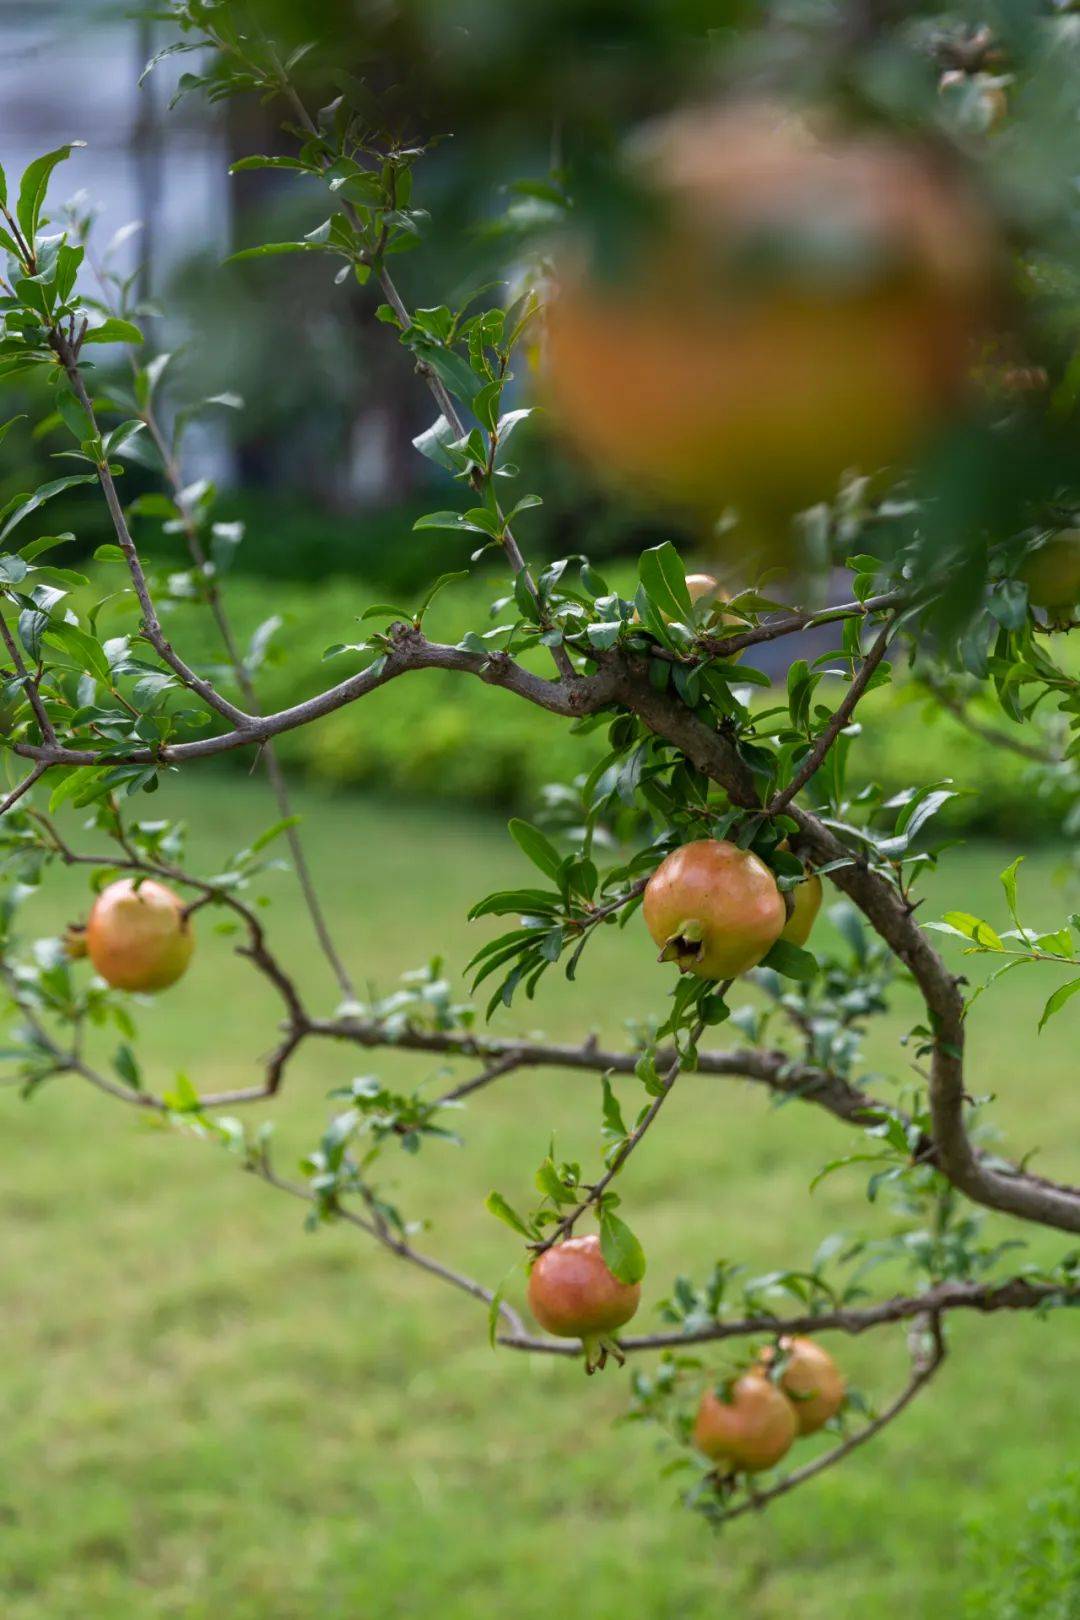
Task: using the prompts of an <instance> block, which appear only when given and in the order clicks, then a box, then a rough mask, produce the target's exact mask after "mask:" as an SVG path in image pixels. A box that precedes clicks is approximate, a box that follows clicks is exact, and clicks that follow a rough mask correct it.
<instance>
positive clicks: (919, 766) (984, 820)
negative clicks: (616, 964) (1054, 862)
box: [101, 565, 1067, 839]
mask: <svg viewBox="0 0 1080 1620" xmlns="http://www.w3.org/2000/svg"><path fill="white" fill-rule="evenodd" d="M624 573H625V565H622V566H621V567H619V568H617V569H615V570H612V571H611V574H609V578H611V577H612V574H617V575H620V576H621V575H622V574H624ZM101 583H104V580H102V581H101ZM619 583H620V584H621V585H622V587H623V588H624V589H627V588H629V581H628V579H622V578H620V579H619ZM225 588H226V592H227V601H228V605H229V609H230V612H231V614H232V616H233V618H234V620H235V622H236V624H237V626H238V628H239V629H240V630H241V631H242V632H243V639H244V642H245V644H246V643H247V642H248V641H249V640H250V639H251V637H252V636H253V635H254V634H255V632H256V630H257V629H258V627H259V626H260V625H262V624H264V623H265V622H266V621H267V620H268V619H271V618H273V617H275V616H280V618H281V619H282V623H281V625H280V627H279V628H278V629H277V630H276V631H275V632H274V634H273V635H272V637H271V638H270V640H269V648H270V653H269V656H268V659H267V661H266V662H265V663H264V665H263V666H262V668H261V669H260V671H259V674H258V686H259V691H260V695H261V699H262V703H263V706H264V707H270V708H284V707H286V706H288V705H289V704H292V703H296V702H299V701H300V700H302V699H303V698H304V697H307V696H310V695H311V694H313V693H314V692H316V691H318V690H320V689H321V688H322V687H324V686H326V685H329V684H331V683H333V682H335V681H338V680H343V679H344V678H345V677H346V676H347V675H349V674H350V673H352V671H354V670H355V669H358V668H360V667H362V664H363V662H364V661H365V659H364V657H363V656H356V655H350V654H343V655H340V656H337V657H335V658H332V659H330V660H327V661H324V660H323V652H324V651H325V649H326V648H327V647H328V646H330V645H331V644H334V643H340V642H345V643H350V642H359V641H362V640H364V639H365V636H366V634H368V633H370V631H371V630H372V629H373V628H378V625H377V623H375V624H372V623H371V622H368V623H367V624H363V625H362V624H360V623H358V622H357V620H358V617H359V615H360V614H361V613H362V612H363V610H364V608H365V607H366V606H367V605H368V604H369V603H370V602H372V601H373V600H381V599H382V593H378V594H375V595H373V593H372V591H371V590H370V589H367V588H366V587H364V586H362V585H361V584H360V583H359V582H358V581H357V579H356V578H355V577H342V578H338V579H327V580H325V581H324V582H323V583H322V584H320V585H318V586H310V587H306V588H302V587H299V586H293V587H292V588H290V589H287V590H283V589H282V587H281V585H280V584H277V585H275V584H273V583H271V582H268V581H259V580H256V579H254V578H251V577H248V576H239V575H238V576H235V577H233V578H230V579H228V580H227V582H226V587H225ZM505 588H506V587H505V581H504V579H502V578H501V577H499V576H491V577H486V578H485V577H479V578H476V579H474V580H473V581H471V582H469V583H467V584H458V585H454V586H451V587H449V588H448V589H447V590H445V591H444V592H443V593H442V594H441V596H440V597H439V598H438V599H437V600H436V602H435V603H434V605H433V607H432V608H431V610H430V612H429V615H428V618H427V620H426V621H425V631H426V632H427V634H429V635H430V636H431V637H432V638H433V639H436V640H440V641H450V642H454V641H457V640H459V639H460V637H461V636H462V634H463V633H464V632H465V630H467V629H478V628H479V629H482V628H483V627H484V625H485V624H486V623H487V622H489V620H488V608H489V604H490V603H491V601H492V600H493V599H494V598H496V597H497V596H500V595H502V594H504V592H505ZM391 600H392V598H391ZM413 600H414V598H413V597H412V596H411V595H410V594H408V593H403V599H402V601H401V604H400V605H401V606H402V607H404V608H408V607H409V606H410V605H411V603H412V601H413ZM169 622H170V625H171V626H175V629H174V632H173V633H174V636H175V639H176V640H177V642H178V644H179V645H180V646H181V647H183V648H184V650H185V653H186V654H187V655H189V656H192V657H195V658H196V660H197V661H198V660H199V659H202V660H205V661H208V662H213V661H214V660H215V659H216V658H217V657H218V656H219V653H218V648H217V646H216V644H215V642H214V638H213V627H212V625H210V624H209V621H208V618H207V616H206V615H205V614H204V613H203V612H202V611H201V610H199V609H198V608H194V607H192V608H189V607H186V606H183V607H179V608H176V609H175V610H173V612H172V615H171V616H170V621H169ZM120 628H122V626H121V624H119V623H117V625H116V629H117V630H119V629H120ZM529 661H530V662H531V663H532V665H533V667H534V668H536V669H538V670H540V671H542V672H546V666H545V663H544V660H543V658H542V657H541V656H540V655H539V654H538V653H534V654H532V655H530V658H529ZM762 691H763V697H762V701H764V700H765V699H764V689H762ZM860 716H861V719H862V726H863V732H862V736H861V738H860V739H859V740H858V741H857V742H856V744H855V746H854V747H853V748H852V751H851V765H850V776H851V780H852V784H853V786H857V785H861V784H863V783H866V782H868V781H875V782H878V783H880V784H881V785H882V786H883V787H885V788H886V789H887V790H888V791H889V792H890V793H892V792H898V791H900V790H901V789H903V788H907V787H911V786H913V785H915V784H922V783H925V782H928V781H931V780H933V779H935V778H952V779H953V780H954V781H955V782H956V784H957V785H958V786H961V787H964V788H965V789H968V790H969V791H968V792H967V793H965V795H964V796H962V797H960V798H958V799H955V800H953V801H951V803H950V804H949V805H948V806H947V808H946V811H945V812H944V813H943V814H942V816H941V817H940V818H939V820H938V822H937V823H936V824H935V825H937V826H938V827H948V829H949V830H950V831H963V832H969V833H980V834H992V835H997V836H1001V837H1008V838H1014V839H1015V838H1021V839H1023V838H1025V837H1033V836H1036V835H1043V834H1048V833H1054V832H1059V831H1060V827H1061V821H1062V817H1063V815H1064V812H1065V810H1066V809H1067V804H1066V802H1065V801H1064V798H1063V795H1062V792H1061V791H1060V790H1058V791H1056V792H1055V791H1053V790H1052V789H1049V788H1048V787H1047V785H1046V783H1045V780H1044V778H1045V777H1046V775H1047V773H1046V772H1045V771H1040V770H1039V769H1038V768H1033V767H1032V766H1031V765H1030V764H1029V763H1028V762H1027V761H1026V760H1024V759H1022V758H1020V757H1019V756H1018V755H1016V754H1014V753H1013V752H1012V751H1011V750H1009V749H1007V748H1005V747H1003V746H1001V745H1000V744H994V743H991V742H987V741H984V740H983V739H981V738H979V737H976V736H973V735H972V734H971V733H970V732H969V731H967V730H966V729H965V728H963V727H962V726H961V725H959V724H958V723H957V722H956V721H955V720H954V719H952V718H951V717H950V716H949V715H948V714H946V713H943V712H942V711H940V709H936V708H935V707H934V706H932V705H931V704H929V703H928V702H927V701H926V700H925V695H924V694H920V691H919V689H918V688H914V687H912V686H911V685H910V684H907V683H905V682H903V680H897V681H896V682H894V683H893V684H892V685H890V686H888V687H884V688H882V689H880V690H879V691H877V692H874V693H872V694H871V695H870V697H869V698H868V699H866V700H864V703H863V705H862V706H861V708H860ZM996 724H997V725H998V727H999V729H1007V726H1008V723H1007V722H1006V721H1005V720H1004V719H1002V718H999V719H998V720H997V722H996ZM1021 735H1023V734H1022V733H1021ZM604 736H605V733H604V732H603V731H602V730H601V731H598V732H596V733H593V734H590V735H587V736H584V737H575V736H572V735H571V733H570V729H569V727H568V725H567V724H566V722H565V721H563V720H561V719H559V718H558V717H557V716H555V715H548V714H545V713H544V712H543V711H541V710H539V709H534V708H531V707H529V706H528V705H526V704H523V703H522V702H521V701H520V700H519V699H517V698H514V697H512V696H511V695H510V694H509V693H506V692H502V691H499V690H498V689H497V688H494V687H488V686H484V685H483V684H482V683H481V682H480V681H478V680H474V679H472V678H470V677H468V676H463V675H458V674H452V673H450V672H446V671H438V670H425V671H422V672H417V673H414V674H410V675H409V676H407V677H405V678H402V679H401V680H397V681H394V682H392V683H391V684H390V685H388V686H386V687H384V688H382V689H381V690H380V691H379V692H377V693H375V694H373V695H372V697H371V698H369V699H368V700H366V701H365V702H363V703H357V704H353V705H351V706H349V707H346V708H343V709H340V710H338V711H337V712H336V713H334V714H330V715H327V716H326V717H325V718H324V719H322V720H320V721H319V722H318V723H317V724H315V725H313V726H308V727H305V728H304V729H302V730H299V731H294V732H288V733H286V734H285V735H283V736H282V737H281V738H280V739H279V742H278V747H279V749H280V752H281V755H282V757H283V759H284V760H285V761H286V762H287V763H291V764H293V765H296V766H298V767H300V768H301V769H302V770H303V771H305V772H307V773H309V774H310V775H311V776H312V777H315V778H317V779H319V780H320V781H322V782H324V783H327V784H337V785H340V786H342V787H363V788H368V789H372V788H374V789H380V790H385V791H386V792H388V793H406V794H410V795H415V796H417V797H421V798H425V799H434V800H448V801H455V802H458V803H471V804H476V805H479V806H483V807H485V808H488V809H492V808H495V809H507V808H511V807H513V808H522V807H533V806H535V803H536V799H537V795H538V793H539V790H540V789H541V788H542V787H543V785H544V784H545V783H547V782H552V781H569V780H571V779H572V778H573V777H574V776H575V775H576V774H578V773H580V772H582V771H586V770H588V768H589V767H590V765H591V764H592V763H593V761H594V760H595V759H596V758H597V757H598V755H599V752H600V750H601V749H602V747H603V742H604Z"/></svg>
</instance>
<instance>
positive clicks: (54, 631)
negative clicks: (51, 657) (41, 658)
mask: <svg viewBox="0 0 1080 1620" xmlns="http://www.w3.org/2000/svg"><path fill="white" fill-rule="evenodd" d="M45 639H46V640H47V641H51V642H59V643H60V645H61V646H62V647H63V648H64V649H65V650H66V651H67V652H69V653H70V654H71V656H72V657H73V658H74V659H75V661H76V663H77V664H78V665H79V667H80V669H85V670H87V671H88V672H89V673H90V674H91V675H93V676H94V677H95V678H96V679H97V680H99V681H102V682H103V683H104V684H105V685H106V686H108V685H109V684H110V682H111V680H112V671H111V670H110V668H109V660H108V659H107V658H106V656H105V652H104V649H103V648H102V646H101V644H100V643H99V642H97V641H95V640H94V638H93V636H88V635H87V633H86V631H85V630H80V629H79V627H78V625H76V624H68V623H66V622H65V621H63V620H59V621H57V620H54V621H53V622H52V623H50V625H49V628H48V629H47V630H46V632H45Z"/></svg>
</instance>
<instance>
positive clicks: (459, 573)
mask: <svg viewBox="0 0 1080 1620" xmlns="http://www.w3.org/2000/svg"><path fill="white" fill-rule="evenodd" d="M468 578H469V571H468V569H467V568H459V569H457V570H456V572H454V573H452V574H440V575H439V577H438V579H437V580H436V581H435V582H434V584H433V585H431V586H429V588H428V591H427V593H426V595H425V596H424V599H423V601H422V602H421V603H420V606H419V607H418V608H417V610H416V614H415V618H416V620H417V622H418V623H419V622H420V621H421V620H422V619H423V617H424V614H425V613H426V612H427V610H428V608H429V607H430V606H431V604H432V602H434V600H435V598H436V597H437V596H438V594H439V592H440V591H443V590H445V589H446V587H447V586H448V585H456V584H458V583H459V582H460V581H461V580H463V579H468Z"/></svg>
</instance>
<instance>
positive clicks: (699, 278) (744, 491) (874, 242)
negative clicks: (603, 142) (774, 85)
mask: <svg viewBox="0 0 1080 1620" xmlns="http://www.w3.org/2000/svg"><path fill="white" fill-rule="evenodd" d="M627 161H628V167H629V169H630V171H631V174H632V177H633V178H635V179H636V180H637V182H638V183H639V184H640V185H641V186H642V187H643V188H644V189H645V190H646V191H647V192H648V193H649V194H650V195H651V197H652V199H653V201H654V202H655V204H656V206H657V209H658V210H659V213H660V217H658V218H657V219H656V220H655V222H654V223H652V224H651V225H650V226H649V227H648V228H647V229H645V228H643V229H642V230H641V231H640V232H639V235H638V238H637V242H636V246H634V247H631V248H628V249H627V251H626V252H625V254H624V255H623V262H622V264H621V265H619V266H610V267H608V268H607V270H606V273H605V271H603V270H602V269H601V268H599V267H598V266H597V265H596V264H595V263H594V262H592V261H591V260H590V258H589V257H588V256H587V255H585V254H583V252H582V250H581V249H580V248H578V249H577V250H576V252H575V250H574V249H572V248H571V249H568V250H567V252H566V254H565V256H564V262H563V264H562V266H561V269H560V271H559V273H558V283H559V291H558V294H557V297H556V298H555V300H554V302H553V306H552V308H551V311H550V314H549V320H548V339H547V373H546V375H547V386H548V391H549V394H550V396H551V402H552V405H553V407H554V411H555V414H556V418H557V419H558V420H559V421H561V424H562V427H563V429H564V432H565V434H566V437H567V438H568V440H569V441H570V442H571V443H572V444H573V445H574V446H575V447H576V448H578V449H579V450H580V451H581V452H582V453H583V454H584V456H585V457H586V458H587V459H589V460H591V461H592V462H593V463H594V464H595V465H596V466H597V468H598V469H599V470H601V471H602V472H605V473H607V474H608V475H611V476H614V477H616V478H622V479H623V480H624V481H628V482H630V483H631V484H634V485H636V486H637V487H638V488H644V489H645V490H647V491H652V492H653V493H656V494H658V495H660V496H662V497H664V498H675V499H676V500H678V501H681V502H683V503H686V504H688V505H689V506H691V507H692V508H697V509H699V510H701V511H702V513H707V514H709V515H712V516H714V515H715V514H716V513H717V512H719V511H720V510H722V509H724V508H725V507H727V506H731V505H733V506H735V507H736V508H737V509H738V510H739V512H740V514H741V515H742V516H743V517H744V518H745V519H746V520H747V524H748V526H749V528H750V529H751V530H754V529H755V528H757V529H760V530H761V531H762V532H764V530H765V529H766V528H768V527H769V524H767V523H764V522H758V521H756V520H757V519H770V520H772V523H771V526H772V527H773V528H775V526H776V520H777V519H778V518H783V519H784V521H785V524H786V519H787V518H788V517H790V515H791V513H793V512H795V511H798V510H801V509H802V508H804V507H807V506H809V505H811V504H812V503H813V502H815V501H819V500H822V499H827V498H829V497H831V496H832V495H833V494H834V493H835V490H836V488H837V484H838V480H839V478H840V475H841V474H842V473H843V472H844V471H845V470H846V469H850V468H858V469H860V470H862V471H864V472H868V473H872V472H875V471H876V470H877V469H879V468H881V467H884V466H886V465H892V464H895V463H897V462H902V461H904V460H906V459H907V458H908V457H909V456H910V455H911V453H913V452H914V451H916V450H917V449H918V447H919V446H920V444H921V443H922V442H923V441H924V440H926V439H927V438H929V437H930V436H931V435H932V433H933V431H934V430H935V428H937V427H938V426H939V425H940V424H941V423H942V422H943V421H945V420H947V419H948V418H949V417H950V416H951V415H952V414H953V413H954V412H955V411H956V410H957V408H958V407H959V406H960V405H961V403H962V401H963V399H964V396H965V393H966V386H967V381H968V372H969V368H970V366H971V363H972V361H973V358H974V353H973V351H974V349H975V347H976V345H977V342H978V340H980V339H981V338H982V336H983V334H984V331H985V329H986V326H987V324H988V321H989V319H990V316H991V313H992V310H993V307H994V305H995V304H996V301H997V300H996V288H997V283H998V278H999V272H998V262H997V261H998V254H997V249H996V241H995V235H994V233H993V232H992V231H991V229H990V227H989V225H988V222H987V219H986V217H985V215H984V212H983V210H982V208H981V207H980V206H979V205H978V204H977V202H976V201H975V199H974V198H973V196H972V195H971V194H969V192H968V191H967V189H966V188H965V186H964V185H962V184H961V183H960V182H959V180H958V179H957V177H956V175H955V174H954V173H953V172H952V171H951V170H950V169H947V168H946V167H945V166H944V164H943V163H942V162H940V161H939V160H938V159H937V158H936V157H935V156H934V155H932V154H931V153H930V151H929V150H928V149H927V148H926V147H924V146H922V145H916V144H914V143H910V142H906V141H904V140H902V139H900V138H897V137H888V136H884V135H878V134H847V133H837V132H835V131H834V130H832V129H829V128H825V127H821V128H815V127H813V125H812V122H811V120H810V119H809V118H807V117H804V116H801V115H799V114H798V113H796V112H793V111H792V110H790V109H787V108H785V107H783V106H780V105H775V104H763V103H758V102H745V101H744V102H741V103H736V104H732V105H727V106H720V107H712V108H701V107H697V108H691V109H687V110H684V111H682V112H679V113H677V114H675V115H673V116H671V117H669V118H667V119H665V120H663V121H660V122H658V123H656V124H654V125H652V126H650V127H649V128H648V129H646V130H645V131H644V132H642V134H641V135H640V136H639V138H638V139H637V141H636V142H635V143H634V144H633V146H632V149H631V150H630V151H629V153H628V155H627Z"/></svg>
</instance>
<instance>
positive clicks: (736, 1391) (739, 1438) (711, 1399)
mask: <svg viewBox="0 0 1080 1620" xmlns="http://www.w3.org/2000/svg"><path fill="white" fill-rule="evenodd" d="M798 1432H799V1431H798V1424H797V1423H796V1421H795V1411H794V1408H793V1407H792V1404H791V1402H790V1401H789V1400H787V1399H785V1397H784V1396H783V1395H782V1394H781V1392H780V1390H779V1389H777V1387H776V1385H775V1384H773V1383H771V1382H770V1381H769V1379H768V1378H766V1377H765V1376H764V1374H763V1373H761V1372H758V1371H750V1372H745V1373H743V1374H742V1375H741V1376H740V1377H738V1378H734V1379H732V1380H731V1381H730V1382H729V1383H728V1384H727V1385H726V1386H725V1387H724V1388H723V1390H721V1391H720V1392H719V1393H718V1392H717V1391H716V1390H715V1389H712V1388H709V1389H706V1390H705V1391H704V1392H703V1394H702V1397H701V1402H700V1404H699V1406H698V1410H697V1418H696V1420H695V1422H694V1434H693V1439H694V1445H695V1446H696V1447H697V1449H698V1450H699V1451H701V1452H703V1453H704V1454H705V1456H706V1457H709V1458H711V1459H712V1461H713V1462H715V1463H716V1464H717V1466H718V1469H719V1471H720V1472H721V1473H725V1474H736V1473H743V1474H756V1473H760V1472H761V1470H762V1469H763V1468H771V1467H772V1466H773V1464H774V1463H778V1462H779V1461H780V1459H781V1457H783V1456H784V1455H785V1454H786V1453H787V1452H788V1451H789V1450H790V1449H791V1445H792V1442H793V1440H794V1439H795V1436H796V1435H797V1434H798Z"/></svg>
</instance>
